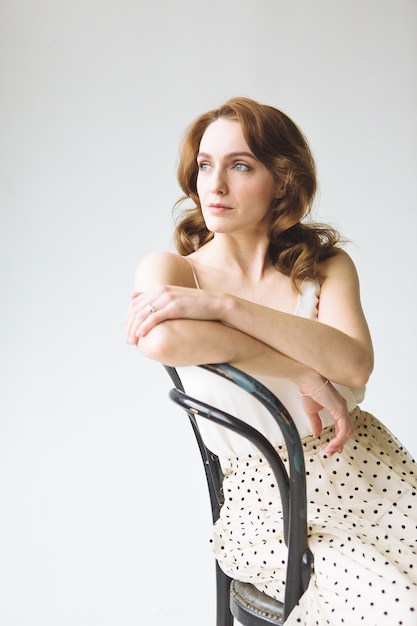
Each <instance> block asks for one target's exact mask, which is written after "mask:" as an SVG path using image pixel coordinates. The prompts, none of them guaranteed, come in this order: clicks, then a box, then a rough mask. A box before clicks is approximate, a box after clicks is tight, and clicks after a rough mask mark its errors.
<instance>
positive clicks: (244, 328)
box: [128, 252, 373, 387]
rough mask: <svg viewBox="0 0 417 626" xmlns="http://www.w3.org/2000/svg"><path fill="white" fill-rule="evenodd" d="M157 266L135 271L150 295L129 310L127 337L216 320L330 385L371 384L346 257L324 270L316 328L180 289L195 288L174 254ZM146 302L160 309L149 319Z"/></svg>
mask: <svg viewBox="0 0 417 626" xmlns="http://www.w3.org/2000/svg"><path fill="white" fill-rule="evenodd" d="M172 257H174V258H172ZM153 261H155V259H153ZM158 261H159V263H157V264H156V265H157V266H158V267H157V269H155V264H153V268H150V267H148V265H149V260H148V261H147V262H146V261H145V263H144V264H141V265H140V266H139V269H138V273H137V287H138V289H143V290H147V291H146V293H144V294H143V295H140V296H138V297H137V298H136V300H135V304H134V306H135V307H136V310H135V311H133V306H132V311H131V317H130V325H128V332H130V333H131V337H132V334H133V335H135V334H136V333H137V336H139V337H140V339H141V340H142V339H143V338H144V337H145V336H146V335H147V334H148V333H149V331H150V330H151V329H153V328H154V327H156V326H158V325H160V324H161V323H162V322H164V321H167V320H173V319H176V320H180V319H194V320H205V321H217V322H222V323H223V324H225V325H228V326H230V327H233V328H234V329H236V330H239V331H240V332H241V333H243V334H244V335H248V336H250V337H252V338H254V339H257V340H258V341H259V342H261V343H262V344H266V345H268V346H270V347H271V348H273V349H274V350H275V351H277V352H280V353H282V354H285V355H286V356H288V357H290V358H291V359H293V360H295V361H298V362H301V363H303V364H304V365H306V366H308V367H309V368H311V369H312V370H315V371H317V372H319V373H320V374H321V375H322V376H324V377H325V378H329V379H331V380H333V381H334V382H337V383H340V384H344V385H350V386H352V387H361V386H363V385H364V384H365V383H366V381H367V380H368V378H369V375H370V373H371V371H372V367H373V351H372V343H371V339H370V335H369V330H368V326H367V324H366V320H365V318H364V315H363V312H362V307H361V304H360V295H359V281H358V278H357V274H356V270H355V267H354V264H353V263H352V261H351V259H350V257H349V256H348V255H347V254H345V253H344V252H339V253H338V254H337V255H336V256H334V257H332V258H331V259H329V260H328V261H326V262H325V263H323V265H322V268H321V269H322V274H323V282H322V285H321V291H320V304H319V315H318V321H315V320H310V319H305V318H302V317H299V316H295V315H290V314H287V313H282V312H280V311H277V310H275V309H271V308H268V307H265V306H262V305H259V304H256V303H253V302H249V301H247V300H244V299H242V298H237V297H235V296H231V295H229V294H225V293H222V292H221V291H216V292H207V291H203V290H196V289H192V288H188V289H183V288H181V287H187V286H188V287H192V285H193V278H192V272H191V268H190V267H189V266H188V265H189V264H188V262H187V261H186V260H185V259H182V258H181V257H176V255H169V256H168V257H167V256H165V257H161V256H159V258H158ZM151 264H152V261H151ZM174 266H175V267H174ZM155 274H157V276H156V275H155ZM158 278H159V280H158ZM175 285H181V287H177V286H175ZM219 287H220V286H219ZM146 303H152V304H154V306H155V307H156V309H157V310H156V312H155V313H154V314H152V315H148V314H147V312H146V309H145V304H146ZM152 336H153V337H155V335H154V334H152ZM131 340H132V339H131ZM175 354H178V351H177V350H175Z"/></svg>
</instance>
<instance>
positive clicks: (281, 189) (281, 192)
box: [275, 180, 286, 200]
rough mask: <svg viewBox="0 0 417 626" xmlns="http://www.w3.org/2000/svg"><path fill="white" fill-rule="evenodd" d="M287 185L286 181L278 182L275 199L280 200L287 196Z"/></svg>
mask: <svg viewBox="0 0 417 626" xmlns="http://www.w3.org/2000/svg"><path fill="white" fill-rule="evenodd" d="M285 189H286V184H285V181H283V180H281V181H278V182H277V183H276V185H275V198H276V199H277V200H280V199H281V198H283V197H284V196H285Z"/></svg>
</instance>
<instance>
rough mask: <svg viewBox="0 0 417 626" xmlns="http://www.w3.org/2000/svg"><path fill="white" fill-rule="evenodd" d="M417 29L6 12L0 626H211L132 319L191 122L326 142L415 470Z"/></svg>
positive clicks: (14, 2) (227, 5)
mask: <svg viewBox="0 0 417 626" xmlns="http://www.w3.org/2000/svg"><path fill="white" fill-rule="evenodd" d="M416 18H417V5H416V3H415V2H414V0H396V1H395V2H394V0H351V1H350V2H341V1H339V2H338V1H334V0H316V1H315V2H310V1H309V0H304V1H303V0H258V1H257V2H251V1H249V0H240V1H239V2H237V1H235V0H213V1H212V2H210V3H206V2H202V1H201V0H192V1H191V0H177V1H176V2H172V3H169V2H166V3H165V2H161V1H160V2H158V1H156V2H153V3H148V2H146V3H145V2H141V0H136V1H135V2H134V1H133V0H107V1H103V2H98V1H97V0H72V1H69V0H38V1H37V2H31V1H30V0H3V1H2V2H1V3H0V29H1V33H0V46H1V52H0V63H1V76H0V84H1V91H2V93H1V97H0V119H1V122H0V123H1V142H0V159H1V166H0V202H1V227H0V228H1V230H0V237H1V252H0V254H1V261H2V262H1V307H0V315H1V325H0V333H1V357H2V358H1V377H0V380H1V388H2V391H1V397H0V411H1V418H0V424H1V426H0V429H1V430H0V589H1V590H2V591H1V594H0V626H92V625H95V624H97V625H99V624H100V626H119V624H123V625H124V626H130V625H132V626H133V624H135V625H137V624H144V623H152V624H154V625H155V626H166V625H168V624H169V626H195V625H196V624H199V625H201V626H206V625H208V624H212V623H213V616H214V603H213V594H214V582H213V576H212V574H213V569H212V568H213V564H212V560H211V556H210V555H209V553H208V543H207V536H208V532H209V527H210V520H209V508H208V500H207V496H206V493H205V485H204V478H203V473H202V468H201V467H200V462H199V459H198V456H197V452H196V450H195V449H194V447H193V446H194V444H193V440H192V434H191V431H190V428H189V426H188V424H186V423H185V420H184V418H183V416H182V414H181V413H180V412H179V409H178V410H174V409H172V408H171V406H169V405H168V400H167V399H166V392H167V390H168V388H169V383H168V379H167V377H166V375H165V373H164V372H163V371H162V370H161V368H160V367H159V366H158V365H156V364H154V363H150V362H145V361H144V360H142V359H141V358H140V357H139V356H138V355H137V354H136V353H135V351H134V350H133V349H132V348H129V347H127V346H125V345H124V328H123V317H124V312H125V309H126V307H127V303H128V299H129V295H130V291H131V289H132V284H133V283H132V281H133V273H134V269H135V266H136V264H137V262H138V260H139V259H140V258H141V257H142V256H143V255H144V254H145V253H147V252H148V251H150V250H152V249H155V248H158V249H166V248H168V247H169V246H170V245H171V243H170V233H171V228H172V224H171V220H170V212H171V206H172V204H173V202H174V201H175V200H176V199H177V196H178V189H177V186H176V181H175V162H176V155H177V148H178V143H179V141H180V137H181V136H182V132H183V129H184V127H185V125H186V124H187V123H188V122H189V121H190V120H191V119H192V118H193V117H194V116H196V115H197V114H199V113H201V112H202V111H204V110H207V109H208V108H211V107H213V106H216V105H218V104H220V103H221V102H222V101H224V100H225V99H226V98H228V97H229V96H232V95H247V96H250V97H253V98H256V99H258V100H260V101H263V102H267V103H270V104H273V105H275V106H277V107H279V108H282V109H283V110H284V111H286V112H287V113H288V114H289V115H290V116H292V117H293V118H294V119H295V120H296V121H297V122H298V123H299V125H300V126H301V127H302V128H303V129H304V131H305V132H306V134H307V136H308V138H309V139H310V142H311V144H312V147H313V150H314V152H315V155H316V158H317V161H318V167H319V174H320V180H321V196H320V202H319V205H318V216H319V217H320V218H321V219H325V220H331V221H332V222H333V224H335V225H337V226H338V227H340V228H341V229H342V231H343V232H344V233H345V234H346V236H348V237H349V238H350V239H351V240H352V242H353V243H352V244H351V245H350V246H349V251H350V252H351V254H352V255H353V257H354V259H355V261H356V263H357V265H358V269H359V272H360V275H361V279H362V287H363V302H364V307H365V310H366V313H367V316H368V318H369V323H370V326H371V329H372V332H373V336H374V339H375V349H376V358H377V362H376V368H375V373H374V376H373V378H372V380H371V382H370V385H369V392H368V396H367V399H366V401H365V403H364V406H365V407H366V408H368V409H369V410H371V411H373V412H374V413H375V414H376V415H377V416H379V417H380V418H381V419H383V420H384V421H385V422H386V423H387V424H388V425H389V426H390V427H391V428H392V429H393V430H394V431H395V432H396V433H397V434H398V435H399V436H400V437H401V438H402V439H403V440H404V442H405V443H406V444H407V445H408V447H409V449H410V450H411V451H412V452H413V453H414V454H417V427H416V418H415V410H414V408H415V404H416V394H415V388H416V374H417V372H416V367H415V365H414V356H415V352H416V330H415V328H416V323H415V312H416V278H415V276H416V269H417V268H416V261H415V258H416V255H415V250H414V240H415V232H416V226H417V220H416V195H417V194H416V175H415V172H416V150H415V145H416V143H415V142H416V96H417V94H416V61H415V60H416V59H417V50H416V48H417V43H416V42H417V37H416ZM145 394H147V397H145ZM165 412H166V414H164V413H165ZM183 454H184V456H185V458H182V455H183ZM179 481H183V484H182V485H181V486H180V485H179ZM189 492H190V493H191V494H192V497H191V500H192V501H191V503H188V502H187V499H188V493H189ZM198 578H200V579H201V581H202V582H203V587H202V588H200V587H199V585H198ZM185 585H186V586H187V588H188V591H187V592H186V598H184V597H183V595H182V594H183V593H184V592H183V587H184V586H185ZM194 610H196V611H198V612H199V615H200V617H199V618H198V619H196V618H195V617H193V611H194Z"/></svg>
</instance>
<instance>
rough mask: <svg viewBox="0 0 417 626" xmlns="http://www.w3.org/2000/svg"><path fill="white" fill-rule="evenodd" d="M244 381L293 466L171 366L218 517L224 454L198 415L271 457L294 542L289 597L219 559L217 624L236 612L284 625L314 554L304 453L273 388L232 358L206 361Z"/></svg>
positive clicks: (249, 620) (228, 622)
mask: <svg viewBox="0 0 417 626" xmlns="http://www.w3.org/2000/svg"><path fill="white" fill-rule="evenodd" d="M199 367H201V368H203V369H207V370H209V371H211V372H212V373H213V374H215V375H218V376H221V377H223V378H226V379H228V380H230V381H231V383H234V384H235V385H238V386H239V387H241V388H242V389H244V390H245V391H247V392H248V393H250V394H251V395H252V396H254V397H255V398H256V399H257V400H258V401H259V402H260V403H261V404H262V405H263V406H265V407H266V408H267V409H268V411H269V412H270V413H271V415H272V417H273V419H275V420H276V422H277V423H278V425H279V427H280V429H281V431H282V434H283V437H284V440H285V443H286V446H287V450H288V459H289V472H287V470H286V469H285V466H284V464H283V462H282V460H281V457H280V456H279V454H278V453H277V452H276V450H275V449H274V448H273V446H272V445H271V444H270V442H269V441H268V440H267V439H266V438H265V437H264V436H263V435H262V434H261V433H260V432H259V431H257V430H256V429H255V428H253V427H251V426H249V425H248V424H246V423H245V422H244V421H242V420H241V419H239V418H237V417H235V416H232V415H230V414H228V413H225V412H224V411H221V410H219V409H216V408H214V407H213V406H211V405H209V404H206V403H204V402H201V401H200V400H198V399H197V398H192V397H191V396H189V395H187V394H186V393H185V390H184V388H183V385H182V382H181V380H180V377H179V376H178V372H177V371H176V370H175V369H174V368H172V367H166V368H165V369H166V370H167V372H168V374H169V375H170V377H171V380H172V381H173V383H174V385H175V387H174V388H173V389H171V391H170V392H169V397H170V398H171V400H172V401H173V402H175V403H176V404H178V405H179V406H181V407H182V408H183V409H185V411H186V412H187V414H188V417H189V418H190V421H191V425H192V427H193V430H194V434H195V436H196V439H197V442H198V445H199V448H200V453H201V456H202V459H203V463H204V468H205V472H206V478H207V483H208V488H209V494H210V501H211V510H212V516H213V521H214V522H215V521H217V519H218V518H219V515H220V509H221V507H222V505H223V493H222V481H223V474H222V469H221V466H220V462H219V459H218V457H217V456H216V455H215V454H213V453H212V452H211V451H210V450H209V449H208V448H207V447H206V446H205V444H204V441H203V439H202V436H201V433H200V431H199V428H198V424H197V422H196V419H195V416H196V415H199V416H201V417H204V418H207V419H209V420H211V421H213V422H216V423H217V424H220V425H222V426H224V427H225V428H228V429H230V430H232V431H234V432H237V433H239V434H240V435H243V436H244V437H246V438H247V439H249V440H250V441H251V442H252V443H253V444H254V445H255V446H256V447H257V448H258V450H259V451H260V452H261V454H262V455H263V456H264V457H265V459H266V460H267V461H268V463H269V465H270V467H271V469H272V471H273V472H274V475H275V477H276V480H277V482H278V485H279V489H280V495H281V500H282V509H283V519H284V529H283V534H284V539H285V542H286V545H287V547H288V559H287V572H286V585H285V598H284V603H283V604H282V603H281V602H278V601H276V600H274V599H273V598H270V597H269V596H267V595H266V594H264V593H262V592H260V591H259V590H257V589H256V587H254V586H253V585H251V584H249V583H243V582H241V581H238V580H234V579H230V578H229V577H228V576H227V575H226V574H224V572H223V571H222V570H221V569H220V567H219V565H218V564H217V563H216V595H217V617H216V625H217V626H232V624H233V618H236V619H237V620H238V622H239V623H240V624H242V625H243V626H265V625H266V624H273V625H275V626H279V625H281V624H283V623H284V621H285V619H286V618H287V617H288V615H289V613H290V612H291V611H292V609H293V608H294V606H295V605H296V604H297V602H298V600H299V599H300V597H301V595H302V594H303V593H304V591H305V590H306V588H307V586H308V583H309V580H310V576H311V572H312V568H313V557H312V554H311V552H310V550H309V548H308V542H307V501H306V479H305V466H304V454H303V449H302V444H301V441H300V438H299V435H298V431H297V429H296V427H295V424H294V422H293V420H292V418H291V415H290V414H289V412H288V411H287V409H286V408H285V407H284V405H283V404H282V403H281V401H280V400H279V399H278V398H277V397H276V396H275V395H274V394H273V393H271V391H270V390H269V389H267V388H266V387H265V386H264V385H262V384H261V383H260V382H259V381H257V380H256V379H254V378H253V377H251V376H249V375H248V374H245V373H244V372H242V371H240V370H238V369H237V368H235V367H233V366H231V365H229V364H218V365H200V366H199Z"/></svg>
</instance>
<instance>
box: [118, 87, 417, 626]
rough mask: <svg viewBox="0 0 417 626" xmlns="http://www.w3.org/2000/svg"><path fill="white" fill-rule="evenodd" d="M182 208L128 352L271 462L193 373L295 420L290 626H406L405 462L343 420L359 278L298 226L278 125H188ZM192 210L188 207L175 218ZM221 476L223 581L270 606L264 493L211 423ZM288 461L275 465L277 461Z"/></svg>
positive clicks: (153, 272)
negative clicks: (303, 585)
mask: <svg viewBox="0 0 417 626" xmlns="http://www.w3.org/2000/svg"><path fill="white" fill-rule="evenodd" d="M178 180H179V183H180V186H181V188H182V190H183V192H184V198H182V199H181V201H180V202H179V203H178V206H177V208H180V206H183V204H182V202H183V201H188V202H187V204H188V206H187V207H186V208H185V209H183V210H182V212H180V214H179V218H178V222H177V226H176V231H175V243H176V247H177V250H178V252H179V254H171V253H168V252H158V253H153V254H150V255H148V256H147V257H146V258H145V259H143V260H142V262H141V263H140V265H139V267H138V270H137V273H136V292H135V293H134V295H133V298H132V301H131V304H130V307H129V310H128V314H127V318H126V328H127V341H128V343H130V344H132V345H136V344H137V346H138V349H139V351H140V352H141V353H142V354H143V355H145V356H147V357H149V358H152V359H156V360H157V361H160V362H161V363H164V364H166V365H172V366H175V367H176V368H177V369H178V371H179V373H180V376H181V378H182V381H183V383H184V385H185V388H186V391H187V392H188V393H190V394H191V395H193V394H194V395H196V396H197V397H199V398H200V399H203V400H206V401H208V402H210V403H211V404H215V405H217V406H219V407H220V408H222V409H224V410H226V411H229V412H231V413H235V414H236V413H237V414H238V415H241V412H240V410H239V407H240V406H242V403H244V404H243V406H244V407H245V412H244V415H245V419H247V421H249V422H250V423H252V424H253V425H255V426H256V427H257V428H258V429H259V430H261V431H262V432H264V434H265V435H266V436H267V437H268V438H269V439H270V440H271V441H272V443H273V444H274V445H275V446H276V447H282V446H283V441H282V438H281V436H280V434H279V432H277V428H274V425H272V424H270V422H269V420H268V419H267V416H266V414H265V413H264V411H263V409H262V408H259V407H258V406H255V405H252V401H251V399H249V400H248V398H247V397H245V398H243V397H242V395H241V394H243V392H241V390H239V389H238V388H234V389H233V390H232V389H231V388H230V387H231V386H230V385H229V384H228V383H227V381H222V380H218V379H217V378H216V380H213V379H212V375H211V374H209V373H208V372H205V371H202V370H201V369H200V368H195V367H192V366H194V365H196V364H202V363H219V362H229V363H232V364H234V365H235V366H237V367H239V368H240V369H242V370H245V371H247V372H249V373H250V374H252V375H253V376H256V377H257V378H258V379H259V380H261V381H262V382H263V383H264V384H266V385H267V386H268V387H269V388H270V389H271V390H272V391H273V392H274V393H275V394H276V395H277V396H278V397H279V398H280V399H281V401H283V403H284V404H285V406H286V407H287V408H288V410H289V411H290V413H291V414H292V416H293V418H294V420H295V422H296V424H297V427H298V429H299V432H300V435H301V437H302V439H303V445H304V450H305V455H306V466H307V471H308V481H307V490H308V501H309V508H308V516H309V533H310V548H311V550H312V552H313V553H314V557H315V572H314V575H313V577H312V580H311V582H310V585H309V587H308V589H307V591H306V592H305V594H304V596H303V597H302V599H301V600H300V603H299V604H298V605H297V607H296V608H295V609H294V610H293V611H292V613H291V615H290V617H289V618H288V620H287V623H288V624H289V625H292V624H300V623H301V624H305V625H308V626H310V625H313V624H314V625H316V624H320V625H322V624H331V625H336V624H357V623H358V624H359V623H361V624H367V625H368V626H383V625H384V624H387V625H388V624H389V625H390V626H394V625H396V624H398V625H399V624H401V625H408V626H411V625H415V624H417V614H416V612H417V558H416V553H417V541H416V540H417V532H416V530H417V509H416V505H415V494H416V487H417V481H416V478H415V473H414V472H415V466H414V461H413V460H412V459H411V458H410V456H409V455H408V453H407V452H406V450H404V448H403V447H401V445H400V444H399V443H398V442H397V441H396V440H395V439H394V437H393V436H392V435H391V434H390V433H389V432H388V431H387V430H386V429H385V428H384V427H383V426H382V425H381V424H380V423H379V422H378V421H377V420H376V419H375V418H374V417H373V416H371V415H369V414H367V413H365V412H363V411H361V410H360V409H359V407H358V406H357V404H358V402H360V401H361V400H362V399H363V396H364V386H365V384H366V382H367V380H368V378H369V376H370V374H371V371H372V367H373V351H372V342H371V338H370V334H369V330H368V327H367V323H366V320H365V318H364V315H363V312H362V307H361V303H360V293H359V283H358V278H357V274H356V270H355V267H354V264H353V262H352V260H351V259H350V258H349V256H348V255H347V254H346V253H345V252H344V251H343V250H342V249H341V248H340V246H338V244H339V243H340V239H339V236H338V234H337V233H336V232H335V231H334V230H333V229H331V228H329V227H326V226H323V225H318V224H314V223H312V222H311V220H310V219H309V217H310V209H311V205H312V202H313V198H314V194H315V190H316V176H315V166H314V161H313V158H312V155H311V152H310V150H309V147H308V145H307V142H306V140H305V138H304V137H303V135H302V133H301V132H300V130H299V129H298V128H297V126H296V125H295V124H294V123H293V122H292V121H291V120H290V119H289V118H288V117H287V116H286V115H284V114H283V113H282V112H280V111H278V110H277V109H275V108H272V107H269V106H265V105H261V104H259V103H257V102H254V101H252V100H249V99H247V98H235V99H232V100H230V101H228V102H226V103H225V104H224V105H223V106H221V107H220V108H219V109H217V110H213V111H209V112H208V113H206V114H204V115H201V116H200V117H198V118H197V119H196V120H195V121H194V122H193V123H192V124H191V126H190V127H189V129H188V131H187V133H186V136H185V139H184V143H183V146H182V150H181V154H180V162H179V169H178ZM190 201H191V206H190ZM201 428H202V430H203V435H204V439H205V442H206V445H208V447H209V448H210V449H211V450H212V451H213V452H216V453H217V454H219V456H220V457H221V459H222V461H223V465H224V468H225V481H224V489H225V495H226V501H225V504H224V506H223V508H222V512H221V517H220V519H219V521H218V522H217V523H216V525H215V527H214V537H213V545H214V552H215V555H216V558H217V559H218V560H219V563H220V565H221V566H222V568H223V569H224V570H225V571H226V572H227V573H228V574H229V575H230V576H233V577H235V578H239V579H240V580H243V581H248V582H252V583H253V584H255V585H256V586H257V587H258V588H259V589H260V590H262V591H263V592H265V593H266V594H268V595H270V596H272V597H275V598H278V599H280V600H282V598H283V580H284V571H285V549H284V546H283V541H282V535H281V533H282V530H281V522H280V519H281V511H280V507H279V494H278V489H277V487H276V486H275V485H274V483H273V481H271V475H270V470H269V468H268V466H267V465H266V463H265V461H264V459H262V458H261V457H260V455H259V454H258V453H257V451H256V450H255V449H254V448H252V446H251V444H249V443H248V442H246V441H244V440H243V439H242V438H241V437H238V436H237V435H233V434H231V433H229V432H225V430H224V429H221V428H220V427H217V426H216V425H213V424H211V423H203V424H201ZM283 452H284V455H285V450H284V451H283Z"/></svg>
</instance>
